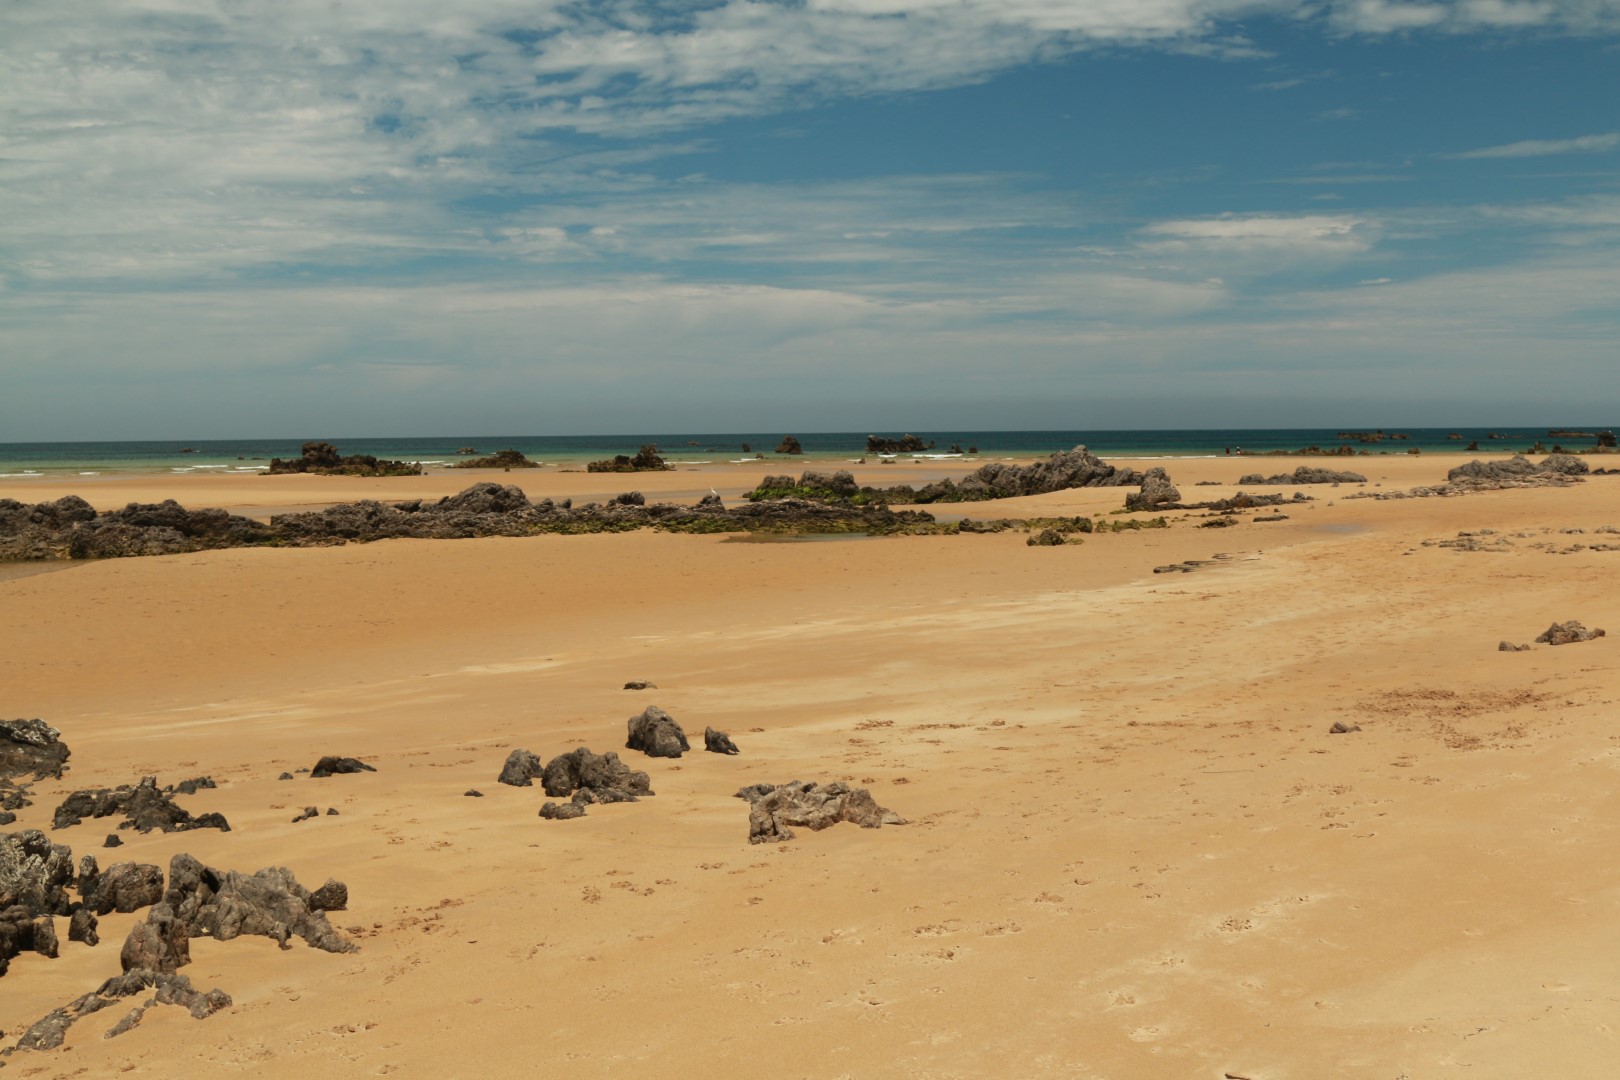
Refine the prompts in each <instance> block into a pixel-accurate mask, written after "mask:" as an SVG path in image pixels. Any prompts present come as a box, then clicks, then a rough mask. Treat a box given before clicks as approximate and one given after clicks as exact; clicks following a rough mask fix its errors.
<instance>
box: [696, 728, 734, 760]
mask: <svg viewBox="0 0 1620 1080" xmlns="http://www.w3.org/2000/svg"><path fill="white" fill-rule="evenodd" d="M703 749H705V750H707V751H709V752H710V753H712V754H736V753H740V752H741V751H739V750H738V749H737V744H736V743H734V742H732V741H731V736H730V735H727V734H726V733H725V732H723V731H716V730H714V728H712V727H706V728H704V729H703Z"/></svg>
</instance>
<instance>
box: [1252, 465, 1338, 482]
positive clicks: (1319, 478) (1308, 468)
mask: <svg viewBox="0 0 1620 1080" xmlns="http://www.w3.org/2000/svg"><path fill="white" fill-rule="evenodd" d="M1366 482H1367V478H1366V477H1365V476H1362V475H1361V474H1360V473H1357V472H1347V471H1342V470H1339V469H1323V468H1318V467H1317V466H1314V465H1301V466H1300V467H1299V468H1297V469H1295V470H1294V471H1293V472H1291V473H1278V474H1277V475H1275V476H1261V475H1260V474H1259V473H1248V474H1247V475H1245V476H1242V477H1240V478H1239V479H1238V483H1240V484H1365V483H1366Z"/></svg>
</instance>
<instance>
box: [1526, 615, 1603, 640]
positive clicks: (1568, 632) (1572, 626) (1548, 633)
mask: <svg viewBox="0 0 1620 1080" xmlns="http://www.w3.org/2000/svg"><path fill="white" fill-rule="evenodd" d="M1604 636H1606V632H1605V631H1604V630H1602V629H1593V630H1588V629H1587V628H1586V627H1585V626H1583V625H1582V624H1581V622H1580V620H1578V619H1571V620H1569V622H1561V623H1557V622H1555V623H1553V624H1552V625H1551V626H1549V627H1547V629H1545V630H1543V631H1542V632H1541V636H1540V637H1538V638H1536V641H1538V642H1540V643H1541V644H1543V645H1573V644H1575V643H1576V642H1578V641H1591V640H1592V639H1593V638H1600V637H1604Z"/></svg>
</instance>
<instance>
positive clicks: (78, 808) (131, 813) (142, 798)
mask: <svg viewBox="0 0 1620 1080" xmlns="http://www.w3.org/2000/svg"><path fill="white" fill-rule="evenodd" d="M175 790H176V789H175V788H173V787H167V788H161V789H160V788H159V787H158V786H157V778H156V777H153V776H148V777H145V778H144V779H142V780H141V782H140V783H139V784H136V785H135V786H134V787H131V786H130V785H128V784H124V785H122V786H120V787H116V788H111V789H109V788H93V789H89V790H85V791H75V792H74V793H73V794H71V795H69V796H68V797H67V798H66V799H64V800H63V801H62V804H61V805H60V806H58V807H57V808H56V814H55V816H54V818H53V819H52V827H53V828H57V829H65V828H68V827H70V826H73V825H77V824H79V823H80V822H81V821H83V820H84V819H85V818H104V817H112V816H115V815H118V814H122V815H124V818H125V822H124V824H123V825H122V826H120V828H125V829H137V830H139V831H140V832H143V833H147V832H151V831H152V830H153V829H161V830H162V831H163V832H166V833H168V832H185V831H186V830H189V829H219V830H220V831H221V832H230V831H231V826H230V823H229V822H227V821H226V820H225V818H224V817H223V816H222V815H220V814H202V815H200V816H197V817H193V816H192V815H191V812H190V811H189V810H186V809H184V808H183V807H181V806H179V805H177V804H176V803H175V801H174V799H173V798H172V796H173V794H174V792H175Z"/></svg>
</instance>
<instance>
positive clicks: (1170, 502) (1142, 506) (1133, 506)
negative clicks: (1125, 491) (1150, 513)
mask: <svg viewBox="0 0 1620 1080" xmlns="http://www.w3.org/2000/svg"><path fill="white" fill-rule="evenodd" d="M1179 502H1181V492H1180V491H1178V490H1176V486H1175V485H1174V484H1172V483H1171V482H1170V474H1168V473H1166V472H1165V471H1164V470H1163V469H1162V468H1159V467H1158V466H1155V467H1153V468H1151V469H1149V470H1148V471H1147V475H1145V476H1143V477H1142V489H1141V490H1140V491H1137V492H1134V493H1133V494H1130V495H1126V496H1125V509H1127V510H1133V511H1135V510H1164V509H1167V508H1169V507H1172V506H1175V505H1176V504H1178V503H1179Z"/></svg>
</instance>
